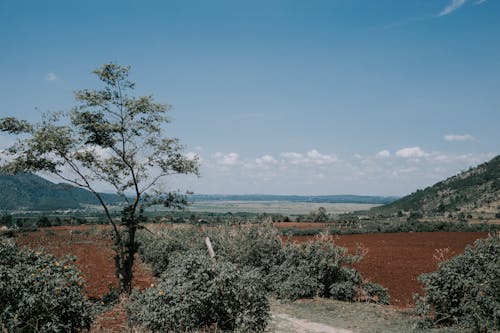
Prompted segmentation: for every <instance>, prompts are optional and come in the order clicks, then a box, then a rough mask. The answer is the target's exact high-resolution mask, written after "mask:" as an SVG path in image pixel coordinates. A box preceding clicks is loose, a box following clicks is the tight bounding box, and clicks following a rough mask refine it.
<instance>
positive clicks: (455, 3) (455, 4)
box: [439, 0, 467, 16]
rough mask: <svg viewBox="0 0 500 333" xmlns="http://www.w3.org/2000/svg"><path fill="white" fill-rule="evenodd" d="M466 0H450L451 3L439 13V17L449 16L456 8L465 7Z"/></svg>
mask: <svg viewBox="0 0 500 333" xmlns="http://www.w3.org/2000/svg"><path fill="white" fill-rule="evenodd" d="M466 1H467V0H451V2H450V3H449V4H448V5H447V6H446V7H445V8H444V9H443V10H442V11H441V12H440V13H439V16H445V15H448V14H451V13H452V12H454V11H455V10H457V9H458V8H460V7H462V6H463V5H465V2H466Z"/></svg>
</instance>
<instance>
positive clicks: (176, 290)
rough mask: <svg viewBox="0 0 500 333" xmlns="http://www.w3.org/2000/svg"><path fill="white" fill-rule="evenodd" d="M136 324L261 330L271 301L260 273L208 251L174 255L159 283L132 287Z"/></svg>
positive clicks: (173, 328) (181, 328)
mask: <svg viewBox="0 0 500 333" xmlns="http://www.w3.org/2000/svg"><path fill="white" fill-rule="evenodd" d="M128 313H129V318H130V320H131V321H132V323H134V324H136V325H139V326H141V327H145V328H147V329H149V330H152V331H155V332H185V331H192V330H195V329H203V328H206V327H211V326H213V325H216V326H217V327H218V328H219V329H222V330H231V331H242V332H261V331H263V330H264V329H265V327H266V325H267V322H268V320H269V316H270V312H269V303H268V298H267V293H266V291H265V288H263V282H262V280H261V278H260V274H259V273H258V272H256V271H255V270H253V271H250V270H244V269H241V268H239V267H237V266H236V265H234V264H231V263H228V262H225V261H219V260H218V261H216V262H213V261H211V260H210V259H209V258H208V256H207V254H206V253H205V252H198V251H188V252H186V253H177V254H175V255H173V256H172V257H171V258H170V264H169V269H168V270H167V271H165V273H164V274H163V275H162V276H161V279H160V282H159V284H158V285H157V286H155V287H153V288H150V289H147V290H145V291H143V292H134V293H133V294H132V296H131V302H130V303H129V305H128Z"/></svg>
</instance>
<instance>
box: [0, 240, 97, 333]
mask: <svg viewBox="0 0 500 333" xmlns="http://www.w3.org/2000/svg"><path fill="white" fill-rule="evenodd" d="M82 292H83V281H82V280H81V279H80V277H79V273H78V271H76V270H75V269H74V268H73V267H72V266H71V265H70V264H69V262H68V261H64V260H57V259H56V258H55V257H53V256H51V255H46V254H42V253H40V252H33V251H30V250H26V249H22V248H18V247H16V246H15V245H14V244H13V243H11V242H8V241H6V240H1V239H0V330H1V331H4V330H5V331H8V332H76V331H79V330H81V329H85V328H89V326H90V323H91V321H92V318H91V315H90V312H89V311H90V304H89V303H88V302H87V301H86V300H85V299H84V296H83V294H82Z"/></svg>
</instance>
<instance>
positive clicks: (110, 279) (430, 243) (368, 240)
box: [17, 223, 487, 332]
mask: <svg viewBox="0 0 500 333" xmlns="http://www.w3.org/2000/svg"><path fill="white" fill-rule="evenodd" d="M311 224H312V223H311ZM311 224H308V223H304V224H298V223H293V225H288V224H287V225H283V224H282V223H280V225H279V227H285V228H286V227H295V228H302V229H306V228H311V227H312V226H311ZM314 226H315V227H316V228H317V227H319V226H318V224H317V223H314ZM158 228H161V227H159V226H158ZM71 230H73V233H70V231H71ZM75 230H77V232H76V233H74V231H75ZM106 230H109V227H108V226H88V225H87V226H62V227H52V228H42V229H39V230H38V231H36V232H31V233H22V234H20V235H19V237H18V240H17V242H18V244H19V245H24V246H28V247H30V248H39V247H44V248H45V251H46V252H49V253H52V254H54V255H56V256H58V257H63V256H65V255H68V254H69V255H72V256H75V257H76V261H75V264H76V266H78V268H79V269H80V271H81V272H82V275H83V277H84V278H85V280H86V288H85V292H86V294H87V295H88V296H89V297H94V298H100V297H102V296H104V295H105V294H107V293H108V291H109V286H110V285H111V286H117V283H118V281H117V278H116V276H115V268H114V260H113V257H114V252H113V250H112V241H111V240H110V239H109V238H106V237H105V233H106ZM484 237H487V234H486V233H477V232H461V233H454V232H432V233H397V234H364V235H344V236H335V238H334V242H335V243H336V244H337V245H339V246H343V247H346V248H348V249H349V251H351V252H354V251H355V250H356V247H357V245H358V244H359V245H362V246H363V247H364V248H365V249H367V250H368V253H367V254H366V256H365V257H364V258H363V260H362V261H361V262H359V263H357V264H355V267H356V268H357V269H358V270H359V271H360V272H361V274H362V275H363V277H364V278H365V279H368V280H370V281H373V282H377V283H380V284H381V285H383V286H384V287H387V288H389V292H390V294H391V303H392V304H393V305H394V306H397V307H408V306H411V305H413V300H412V294H413V293H416V292H421V291H422V288H421V285H420V283H419V282H418V280H417V277H418V276H419V275H420V274H422V273H425V272H431V271H434V270H436V268H437V261H436V259H434V255H435V254H436V250H437V249H445V248H448V249H449V250H448V252H446V257H447V258H449V257H452V256H455V255H457V254H460V253H462V252H463V251H464V249H465V246H466V245H468V244H472V243H473V242H474V241H475V240H476V239H478V238H484ZM312 238H314V236H297V237H294V241H298V242H304V241H307V240H310V239H312ZM137 263H138V264H137V265H136V266H135V270H134V287H136V288H139V289H144V288H147V287H148V286H150V285H151V284H152V283H154V282H155V279H154V277H153V276H152V274H151V272H150V271H149V270H148V269H147V267H145V265H143V264H142V263H140V261H139V260H138V261H137ZM126 329H127V324H126V315H125V313H124V310H123V308H122V307H121V305H120V304H119V305H117V306H116V307H115V308H114V309H112V310H110V311H108V312H107V313H104V314H102V315H101V316H100V317H99V318H97V320H96V322H95V323H94V325H93V326H92V329H91V332H119V331H121V330H126Z"/></svg>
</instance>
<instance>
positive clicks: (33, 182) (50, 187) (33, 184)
mask: <svg viewBox="0 0 500 333" xmlns="http://www.w3.org/2000/svg"><path fill="white" fill-rule="evenodd" d="M102 196H103V199H104V200H105V201H106V202H108V203H110V204H119V203H120V202H121V198H120V197H119V196H117V195H113V194H102ZM0 197H1V198H2V200H0V209H1V210H58V209H77V208H83V207H84V206H86V205H98V204H99V202H98V201H97V199H96V198H95V196H94V195H93V194H92V193H91V192H89V191H87V190H84V189H80V188H77V187H74V186H71V185H68V184H54V183H52V182H50V181H48V180H46V179H43V178H41V177H39V176H37V175H33V174H29V173H23V174H18V175H15V176H13V175H5V174H0Z"/></svg>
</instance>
